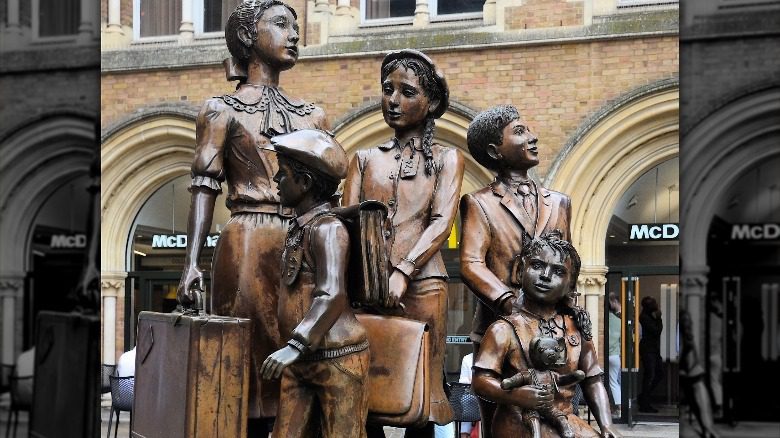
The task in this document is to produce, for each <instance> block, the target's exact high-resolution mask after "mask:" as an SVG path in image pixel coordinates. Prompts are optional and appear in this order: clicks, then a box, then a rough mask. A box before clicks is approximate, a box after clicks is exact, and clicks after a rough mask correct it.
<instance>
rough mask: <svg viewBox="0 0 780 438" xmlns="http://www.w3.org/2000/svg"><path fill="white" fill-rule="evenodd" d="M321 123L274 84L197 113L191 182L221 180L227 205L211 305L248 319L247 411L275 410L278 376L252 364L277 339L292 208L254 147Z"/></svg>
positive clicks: (273, 164) (271, 166) (269, 161)
mask: <svg viewBox="0 0 780 438" xmlns="http://www.w3.org/2000/svg"><path fill="white" fill-rule="evenodd" d="M325 125H326V121H325V115H324V112H323V111H322V110H321V109H319V108H317V107H315V106H314V105H312V104H310V103H307V102H303V101H299V100H295V99H292V98H290V97H288V96H287V95H286V94H285V93H284V91H283V90H282V89H281V88H277V87H266V86H261V87H255V86H251V85H243V86H241V87H240V88H239V89H238V90H237V91H236V92H235V93H233V94H230V95H225V96H220V97H215V98H212V99H209V100H207V101H206V102H205V104H204V105H203V108H202V109H201V111H200V114H198V118H197V121H196V129H197V132H196V143H197V147H196V150H195V159H194V161H193V163H192V171H191V175H192V186H200V187H205V188H208V189H211V190H214V191H215V192H217V193H221V192H222V183H225V185H226V186H227V199H226V205H227V207H228V209H230V213H231V216H230V220H229V221H228V223H227V224H226V225H225V227H224V229H223V230H222V232H221V233H220V236H219V241H218V243H217V246H216V248H215V250H214V258H213V260H212V268H211V278H212V280H211V291H210V292H211V294H210V297H211V303H212V304H211V308H212V313H214V314H216V315H227V316H238V317H244V318H250V319H252V321H253V324H252V327H253V328H252V338H251V339H252V340H251V342H252V347H251V369H250V387H249V418H261V417H274V416H276V411H277V405H278V400H279V382H278V381H267V380H263V379H262V377H261V375H260V373H259V370H260V367H261V366H262V364H263V361H264V360H265V358H266V357H267V356H268V355H270V354H271V353H273V352H274V351H276V350H277V349H278V347H279V346H280V344H281V339H280V336H279V328H278V322H277V303H278V296H279V285H280V277H281V276H280V273H279V269H278V267H279V260H280V259H281V256H282V246H283V244H284V237H285V233H286V231H287V225H288V221H289V218H290V217H291V216H292V210H289V209H283V208H282V207H281V205H280V203H279V196H278V194H277V187H276V183H275V182H274V181H273V179H272V178H273V176H274V174H275V173H276V171H277V169H278V167H279V166H278V164H277V161H276V157H275V154H273V153H271V152H268V151H266V150H263V149H260V148H261V147H262V146H263V145H265V144H267V143H268V142H269V137H270V136H273V135H274V134H278V133H287V132H292V131H296V130H299V129H307V128H325V127H326V126H325Z"/></svg>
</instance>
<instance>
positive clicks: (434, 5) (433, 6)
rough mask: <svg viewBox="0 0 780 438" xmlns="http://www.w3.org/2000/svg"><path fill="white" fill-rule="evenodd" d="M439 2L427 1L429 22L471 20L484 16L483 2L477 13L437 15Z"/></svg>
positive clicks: (434, 0)
mask: <svg viewBox="0 0 780 438" xmlns="http://www.w3.org/2000/svg"><path fill="white" fill-rule="evenodd" d="M440 1H442V0H428V10H429V11H430V13H431V21H457V20H473V19H478V18H482V16H483V15H484V13H483V11H484V2H483V9H482V10H480V11H479V12H456V13H454V14H439V2H440Z"/></svg>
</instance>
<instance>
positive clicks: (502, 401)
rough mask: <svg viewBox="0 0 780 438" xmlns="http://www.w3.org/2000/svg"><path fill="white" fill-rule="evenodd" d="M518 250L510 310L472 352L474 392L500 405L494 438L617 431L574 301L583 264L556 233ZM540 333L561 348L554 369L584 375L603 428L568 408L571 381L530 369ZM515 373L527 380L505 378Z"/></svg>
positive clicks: (605, 437)
mask: <svg viewBox="0 0 780 438" xmlns="http://www.w3.org/2000/svg"><path fill="white" fill-rule="evenodd" d="M521 256H522V259H521V260H522V265H521V266H522V267H521V269H522V273H521V276H520V284H521V294H520V296H519V297H518V299H517V300H516V301H515V302H514V306H513V309H512V313H511V314H510V315H508V316H500V317H499V319H498V320H497V321H496V322H494V323H493V324H491V325H490V327H488V329H487V331H486V332H485V334H484V336H483V338H482V343H481V346H480V349H479V351H478V352H477V355H476V357H475V358H474V375H473V378H472V385H473V387H474V391H475V392H476V394H477V395H479V396H480V397H482V398H485V399H487V400H490V401H492V402H494V403H496V404H497V407H496V411H495V414H494V416H493V418H492V423H491V429H492V436H493V437H494V438H531V437H534V438H536V437H541V438H558V437H564V436H566V437H572V436H573V437H577V438H593V437H601V438H616V437H620V436H621V435H620V434H619V433H618V432H617V431H616V430H615V428H614V426H613V425H612V415H611V413H610V408H609V398H608V396H607V390H606V388H605V387H604V383H603V382H602V375H603V374H604V372H603V370H602V369H601V367H600V366H599V363H598V355H597V354H596V349H595V347H594V346H593V342H592V335H591V326H590V318H589V317H588V314H587V312H586V311H585V310H583V309H581V308H579V307H576V306H574V305H573V304H572V302H571V295H572V293H573V290H574V289H573V287H574V285H576V284H577V276H578V275H579V270H580V258H579V255H578V254H577V251H576V250H575V249H574V246H572V244H571V243H569V242H567V241H565V240H561V239H560V234H558V233H554V232H553V233H547V234H543V235H542V236H541V237H540V238H534V239H533V240H531V241H530V242H528V243H524V244H523V252H522V254H521ZM540 337H541V338H553V339H554V340H555V342H557V343H558V344H559V345H562V346H563V347H564V348H563V351H562V352H560V353H561V354H562V356H563V357H562V358H561V359H563V360H562V361H561V363H558V366H557V367H556V368H555V372H556V373H557V375H560V376H577V379H576V380H579V379H583V378H584V380H582V381H581V382H580V386H581V388H582V392H583V394H584V396H585V400H586V401H587V403H588V406H589V407H590V409H591V411H592V412H593V415H594V417H595V418H596V422H597V423H598V425H599V429H600V432H597V431H596V430H595V429H593V428H592V427H591V426H590V425H588V423H586V422H585V421H584V420H582V419H581V418H579V417H578V416H577V415H575V414H574V413H573V409H572V398H573V397H574V391H575V388H574V386H571V385H568V386H567V385H566V383H564V382H561V383H559V384H557V385H555V384H547V385H545V384H544V383H545V382H544V381H543V379H541V378H539V376H535V375H534V374H535V373H534V371H533V368H534V363H535V362H538V361H534V355H535V354H536V353H537V352H531V351H530V348H532V347H534V346H536V345H537V342H538V339H539V338H540ZM534 340H537V342H532V341H534ZM504 379H508V381H506V380H504ZM518 379H520V380H523V381H524V382H532V384H524V385H522V386H516V385H513V384H507V383H511V382H512V380H518ZM562 379H563V377H562ZM569 380H571V379H569ZM502 382H503V383H504V385H502ZM536 383H539V384H536ZM567 383H571V382H567ZM535 412H548V413H549V412H554V413H555V416H556V417H558V418H557V419H555V421H552V420H549V419H547V418H545V416H542V417H541V419H540V418H539V415H538V414H537V413H535ZM561 417H564V418H561ZM539 420H541V421H539Z"/></svg>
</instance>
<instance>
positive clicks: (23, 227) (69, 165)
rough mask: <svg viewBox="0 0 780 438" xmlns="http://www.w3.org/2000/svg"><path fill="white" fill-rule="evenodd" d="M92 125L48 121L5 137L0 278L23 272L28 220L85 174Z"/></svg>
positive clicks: (0, 159)
mask: <svg viewBox="0 0 780 438" xmlns="http://www.w3.org/2000/svg"><path fill="white" fill-rule="evenodd" d="M95 140H96V139H95V125H94V121H93V120H90V119H89V118H85V117H82V116H78V115H62V114H61V115H53V116H50V117H46V118H43V119H39V120H36V121H35V122H33V123H31V124H27V125H25V126H23V127H20V128H18V129H16V130H15V131H14V132H12V133H10V134H9V135H8V136H7V137H6V138H5V139H4V140H3V141H2V143H0V144H2V146H0V180H1V181H2V182H1V183H0V229H1V230H2V231H0V232H2V236H3V237H4V239H8V240H5V241H4V242H3V245H1V246H0V254H1V255H0V272H26V271H27V270H28V268H29V263H30V261H29V258H28V257H27V255H28V254H29V246H30V235H31V233H32V229H31V226H32V223H33V219H34V218H35V216H36V215H37V213H38V211H40V209H41V208H42V207H43V204H44V203H45V202H46V200H47V199H48V198H49V196H51V194H52V193H54V192H55V191H56V190H57V189H59V188H60V187H62V186H63V185H64V184H66V183H68V182H69V181H71V180H73V179H75V178H77V177H79V176H83V175H87V174H89V168H90V165H91V164H92V162H93V160H94V159H95V152H96V148H95Z"/></svg>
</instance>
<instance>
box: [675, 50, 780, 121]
mask: <svg viewBox="0 0 780 438" xmlns="http://www.w3.org/2000/svg"><path fill="white" fill-rule="evenodd" d="M779 43H780V39H778V38H777V37H765V38H744V39H734V38H732V39H718V40H708V41H700V42H695V43H686V44H682V45H681V47H680V50H681V52H682V53H683V59H682V62H683V65H682V66H681V69H683V70H682V71H683V72H689V74H688V76H685V77H682V78H681V81H682V84H681V90H680V92H681V93H682V96H681V97H682V102H683V103H685V102H690V107H689V108H688V107H687V106H686V107H685V108H686V109H687V110H686V111H682V112H681V121H680V122H681V123H682V126H684V127H687V126H689V123H691V122H694V121H695V119H698V118H700V117H702V116H703V115H705V114H707V113H709V112H711V111H713V110H715V109H716V108H718V107H720V106H721V105H723V104H725V103H726V102H724V100H725V99H727V98H733V97H735V95H736V94H740V93H743V92H744V91H745V88H747V87H749V86H754V87H760V86H763V85H769V84H775V85H777V84H780V48H778V47H780V44H779ZM724 71H728V74H724Z"/></svg>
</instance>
